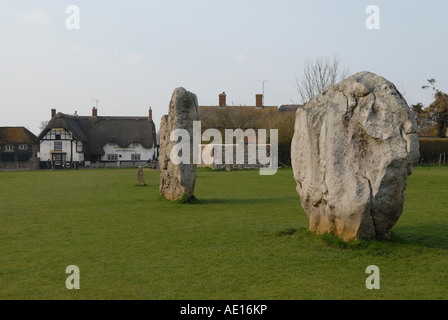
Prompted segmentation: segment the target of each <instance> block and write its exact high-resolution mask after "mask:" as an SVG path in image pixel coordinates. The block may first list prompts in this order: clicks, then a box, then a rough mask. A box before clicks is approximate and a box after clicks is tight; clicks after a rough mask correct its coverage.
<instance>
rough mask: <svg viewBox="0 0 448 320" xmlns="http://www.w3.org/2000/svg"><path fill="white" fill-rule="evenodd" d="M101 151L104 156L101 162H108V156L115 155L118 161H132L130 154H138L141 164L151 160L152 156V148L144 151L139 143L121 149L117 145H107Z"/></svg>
mask: <svg viewBox="0 0 448 320" xmlns="http://www.w3.org/2000/svg"><path fill="white" fill-rule="evenodd" d="M103 150H104V155H103V156H102V157H101V161H108V160H107V155H108V154H116V155H117V160H118V161H132V154H140V161H141V162H146V161H148V160H150V159H151V160H152V157H153V156H154V148H151V149H146V148H144V147H143V146H142V145H141V144H140V143H136V144H131V145H130V146H128V147H127V148H121V147H120V146H118V145H117V144H114V143H108V144H106V145H105V146H104V147H103ZM120 156H121V157H120Z"/></svg>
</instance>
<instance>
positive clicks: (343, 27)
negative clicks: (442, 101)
mask: <svg viewBox="0 0 448 320" xmlns="http://www.w3.org/2000/svg"><path fill="white" fill-rule="evenodd" d="M69 5H76V6H77V7H78V8H79V13H80V15H79V16H80V20H79V21H80V25H79V26H80V29H78V30H77V29H75V30H69V29H68V28H67V27H66V20H67V19H68V18H70V21H72V20H71V15H70V14H67V13H66V8H67V7H68V6H69ZM369 5H376V6H377V7H378V8H379V10H380V20H379V23H380V25H379V27H380V29H367V28H366V19H368V17H369V16H370V14H367V13H366V8H367V6H369ZM447 16H448V1H442V0H431V1H409V0H408V1H390V0H388V1H377V0H370V1H364V0H340V1H334V0H319V1H316V0H313V1H311V0H308V1H299V0H276V1H273V0H271V1H262V0H256V1H255V0H253V1H252V0H238V1H233V0H227V1H215V0H207V1H206V0H196V1H190V0H183V1H180V0H179V1H167V0H163V1H148V0H131V1H110V0H109V1H102V0H95V1H92V0H89V1H80V0H71V1H54V0H48V1H43V0H39V1H36V0H34V1H30V0H29V1H27V0H20V1H9V0H8V1H6V0H0V41H1V43H0V106H1V109H0V110H1V113H0V126H25V127H27V128H28V129H30V130H31V131H32V132H33V133H35V134H36V135H38V134H39V126H40V122H41V121H43V120H49V117H50V114H51V111H50V110H51V108H55V109H57V111H58V112H63V113H68V114H73V113H74V112H75V111H77V112H78V114H79V115H91V109H92V106H93V105H94V104H95V102H93V100H92V99H96V98H98V99H100V100H101V101H100V102H99V104H98V108H99V110H98V115H109V116H119V115H123V116H132V115H135V116H146V115H147V113H148V108H149V106H151V107H152V109H153V117H154V120H155V122H156V126H157V129H158V127H159V123H160V118H161V116H162V115H163V114H166V113H167V110H168V104H169V101H170V98H171V94H172V92H173V90H174V89H175V88H176V87H179V86H182V87H185V88H186V89H187V90H189V91H192V92H194V93H196V94H197V95H198V100H199V104H200V105H217V104H218V94H219V93H221V92H222V91H225V92H226V93H227V102H228V104H234V105H254V104H255V94H256V93H261V92H262V83H261V82H259V81H261V80H266V81H267V82H266V83H265V105H282V104H289V103H291V102H299V97H298V94H297V91H296V87H295V84H296V77H300V75H301V72H302V70H303V64H304V60H305V59H306V58H311V59H313V58H314V57H316V56H331V55H333V54H339V56H340V58H341V60H342V63H343V64H344V65H346V66H348V67H349V68H350V70H351V72H352V73H356V72H358V71H364V70H367V71H371V72H374V73H376V74H378V75H381V76H383V77H385V78H386V79H388V80H390V81H392V82H393V83H394V84H395V85H396V86H397V88H398V89H399V90H400V91H401V92H402V93H403V94H404V96H405V98H406V99H407V101H408V104H409V105H411V104H414V103H417V102H423V103H424V104H425V105H427V104H429V103H430V102H431V101H432V93H431V92H430V91H429V90H422V89H421V86H422V85H423V84H425V82H426V79H428V78H435V79H436V80H437V86H438V88H439V89H440V90H442V91H448V41H447V31H448V18H447Z"/></svg>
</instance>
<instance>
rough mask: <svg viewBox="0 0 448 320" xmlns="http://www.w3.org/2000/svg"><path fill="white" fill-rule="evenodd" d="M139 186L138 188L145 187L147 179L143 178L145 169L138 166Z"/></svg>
mask: <svg viewBox="0 0 448 320" xmlns="http://www.w3.org/2000/svg"><path fill="white" fill-rule="evenodd" d="M137 185H138V186H144V185H145V177H144V176H143V167H142V166H138V171H137Z"/></svg>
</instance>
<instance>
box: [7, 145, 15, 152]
mask: <svg viewBox="0 0 448 320" xmlns="http://www.w3.org/2000/svg"><path fill="white" fill-rule="evenodd" d="M5 151H14V146H13V145H12V144H7V145H6V147H5Z"/></svg>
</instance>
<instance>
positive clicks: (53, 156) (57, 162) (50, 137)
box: [38, 128, 84, 167]
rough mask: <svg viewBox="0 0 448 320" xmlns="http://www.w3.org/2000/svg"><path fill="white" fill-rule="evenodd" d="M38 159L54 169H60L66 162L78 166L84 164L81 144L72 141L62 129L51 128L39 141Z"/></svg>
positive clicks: (71, 135) (71, 136) (80, 142)
mask: <svg viewBox="0 0 448 320" xmlns="http://www.w3.org/2000/svg"><path fill="white" fill-rule="evenodd" d="M38 157H39V158H40V161H41V162H46V161H50V162H51V163H52V165H53V166H55V167H62V166H63V165H64V164H65V163H66V162H69V163H74V162H76V163H78V164H79V163H82V162H84V153H83V142H82V141H78V140H76V139H74V138H73V134H72V133H71V132H70V131H68V130H66V129H64V128H53V129H50V130H49V131H48V132H47V133H46V134H45V136H44V137H43V138H42V139H41V141H40V150H39V152H38Z"/></svg>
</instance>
